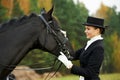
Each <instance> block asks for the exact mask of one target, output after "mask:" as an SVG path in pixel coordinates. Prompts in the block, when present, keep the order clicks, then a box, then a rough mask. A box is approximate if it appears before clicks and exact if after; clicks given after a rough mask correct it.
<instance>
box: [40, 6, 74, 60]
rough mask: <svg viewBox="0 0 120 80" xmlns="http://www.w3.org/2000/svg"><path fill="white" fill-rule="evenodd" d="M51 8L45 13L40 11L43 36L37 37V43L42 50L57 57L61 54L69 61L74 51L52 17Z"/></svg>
mask: <svg viewBox="0 0 120 80" xmlns="http://www.w3.org/2000/svg"><path fill="white" fill-rule="evenodd" d="M52 13H53V7H52V8H51V9H50V10H49V11H48V12H46V11H45V10H44V9H43V10H42V11H41V14H40V18H41V20H42V21H43V22H44V26H45V28H44V31H43V34H44V35H41V36H39V43H40V45H41V46H42V47H43V48H42V49H43V50H46V51H48V52H51V53H52V54H53V55H56V56H58V55H59V54H60V52H63V53H64V54H65V55H66V56H67V57H68V58H69V59H71V58H72V55H73V54H74V50H73V48H72V46H71V44H70V42H69V40H68V38H67V36H66V32H65V31H63V30H62V29H61V28H60V25H59V23H58V21H57V19H56V18H55V17H53V16H52Z"/></svg>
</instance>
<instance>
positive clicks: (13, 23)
mask: <svg viewBox="0 0 120 80" xmlns="http://www.w3.org/2000/svg"><path fill="white" fill-rule="evenodd" d="M33 17H38V15H37V14H35V13H31V14H30V15H28V16H27V15H24V16H22V17H20V18H16V17H15V18H12V19H10V20H8V21H7V22H4V23H2V24H0V32H1V31H2V32H3V31H5V30H7V29H8V28H14V27H17V25H21V24H23V23H24V22H26V21H27V20H28V19H30V18H33Z"/></svg>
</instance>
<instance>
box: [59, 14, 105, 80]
mask: <svg viewBox="0 0 120 80" xmlns="http://www.w3.org/2000/svg"><path fill="white" fill-rule="evenodd" d="M83 25H85V34H86V38H87V39H89V40H88V42H87V45H85V46H84V47H83V48H81V49H79V50H78V51H76V53H75V55H73V57H74V60H80V66H76V65H74V64H72V62H71V61H70V60H68V59H67V58H66V56H65V55H64V54H63V53H62V52H60V53H61V55H60V56H59V57H58V59H59V60H60V61H61V62H62V63H63V64H64V65H65V66H66V67H67V68H68V69H70V70H71V73H73V74H76V75H79V76H80V80H100V78H99V71H100V67H101V64H102V62H103V59H104V47H103V38H102V37H101V35H102V34H104V32H105V27H104V19H101V18H96V17H90V16H89V17H88V18H87V22H86V23H84V24H83Z"/></svg>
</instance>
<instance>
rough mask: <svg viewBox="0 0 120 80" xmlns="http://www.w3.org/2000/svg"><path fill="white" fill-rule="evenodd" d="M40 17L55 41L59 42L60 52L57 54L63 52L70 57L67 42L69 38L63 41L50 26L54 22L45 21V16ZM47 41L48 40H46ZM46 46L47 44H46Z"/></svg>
mask: <svg viewBox="0 0 120 80" xmlns="http://www.w3.org/2000/svg"><path fill="white" fill-rule="evenodd" d="M42 14H44V13H42ZM42 14H41V15H40V18H41V19H42V21H43V22H44V23H45V25H46V27H47V32H49V33H51V34H52V35H53V37H54V39H55V41H56V42H57V46H58V47H59V51H56V52H58V53H59V52H63V53H64V54H66V55H67V56H68V57H70V54H69V50H68V48H67V47H66V44H65V43H66V42H67V40H68V38H67V37H65V38H64V40H61V38H60V37H59V36H58V35H57V33H56V32H55V31H54V30H53V29H52V28H51V26H50V23H51V22H52V21H49V22H47V21H46V20H45V18H44V17H43V15H42ZM45 40H46V39H45ZM44 45H45V44H44ZM53 50H57V49H53Z"/></svg>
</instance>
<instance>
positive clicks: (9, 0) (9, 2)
mask: <svg viewBox="0 0 120 80" xmlns="http://www.w3.org/2000/svg"><path fill="white" fill-rule="evenodd" d="M13 1H14V0H1V1H0V2H1V5H2V6H3V7H4V8H6V10H7V12H6V13H5V14H4V15H6V17H8V18H9V19H10V18H11V15H12V9H13Z"/></svg>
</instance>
